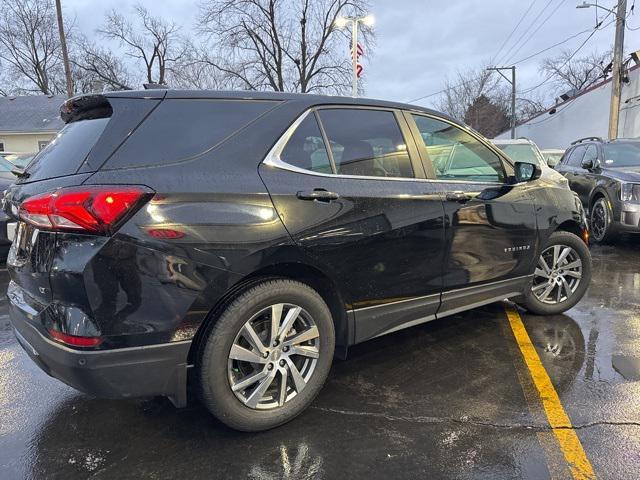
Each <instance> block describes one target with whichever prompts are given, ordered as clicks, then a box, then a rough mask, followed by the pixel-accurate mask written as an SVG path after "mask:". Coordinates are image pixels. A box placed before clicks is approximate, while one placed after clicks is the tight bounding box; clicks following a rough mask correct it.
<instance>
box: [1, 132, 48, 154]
mask: <svg viewBox="0 0 640 480" xmlns="http://www.w3.org/2000/svg"><path fill="white" fill-rule="evenodd" d="M55 135H56V134H55V133H37V134H33V133H19V134H16V133H4V134H3V133H1V132H0V143H2V144H3V145H4V151H5V152H13V153H33V152H37V151H38V150H39V148H38V142H49V141H50V140H51V139H53V137H55Z"/></svg>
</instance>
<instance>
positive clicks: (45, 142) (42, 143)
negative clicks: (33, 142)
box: [38, 140, 49, 150]
mask: <svg viewBox="0 0 640 480" xmlns="http://www.w3.org/2000/svg"><path fill="white" fill-rule="evenodd" d="M47 145H49V140H38V150H42V149H43V148H44V147H46V146H47Z"/></svg>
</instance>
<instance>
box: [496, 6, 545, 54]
mask: <svg viewBox="0 0 640 480" xmlns="http://www.w3.org/2000/svg"><path fill="white" fill-rule="evenodd" d="M552 2H553V0H549V1H548V2H547V3H546V5H545V6H544V7H542V9H541V10H540V11H539V12H538V15H536V18H534V19H533V21H532V22H531V23H530V24H529V26H528V27H527V29H526V30H525V31H524V32H523V33H522V36H521V38H523V37H524V36H525V35H527V34H528V33H529V31H530V30H531V29H532V28H533V26H534V25H535V24H536V22H537V21H538V19H539V18H540V17H541V16H542V14H543V13H544V11H545V10H546V9H547V8H549V5H551V3H552ZM519 43H520V40H518V41H517V42H516V43H514V44H513V45H511V48H510V49H509V50H507V52H506V53H505V54H504V55H503V56H502V57H501V59H500V60H497V63H498V64H502V63H504V60H505V59H506V58H508V57H509V54H510V53H511V52H512V51H513V49H514V48H515V47H516V46H517V45H518V44H519Z"/></svg>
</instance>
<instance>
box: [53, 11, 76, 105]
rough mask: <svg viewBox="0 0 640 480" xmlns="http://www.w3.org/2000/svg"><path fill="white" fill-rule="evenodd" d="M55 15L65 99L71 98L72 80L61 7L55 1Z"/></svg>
mask: <svg viewBox="0 0 640 480" xmlns="http://www.w3.org/2000/svg"><path fill="white" fill-rule="evenodd" d="M56 13H57V16H58V33H59V35H60V48H61V49H62V63H63V64H64V76H65V78H66V81H67V97H69V98H71V97H73V79H72V78H71V66H70V65H69V52H68V51H67V39H66V38H65V36H64V23H63V21H62V6H61V5H60V0H56Z"/></svg>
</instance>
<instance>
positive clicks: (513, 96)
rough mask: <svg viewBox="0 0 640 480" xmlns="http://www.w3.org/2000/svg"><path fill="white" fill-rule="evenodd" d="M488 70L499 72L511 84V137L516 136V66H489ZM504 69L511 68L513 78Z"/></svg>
mask: <svg viewBox="0 0 640 480" xmlns="http://www.w3.org/2000/svg"><path fill="white" fill-rule="evenodd" d="M487 70H491V71H495V72H498V73H499V74H500V75H501V76H502V78H504V79H505V80H506V81H507V82H509V83H510V84H511V138H512V139H514V138H516V66H515V65H513V66H511V67H489V68H487ZM502 70H511V80H509V77H507V76H506V75H505V74H504V73H502Z"/></svg>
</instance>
